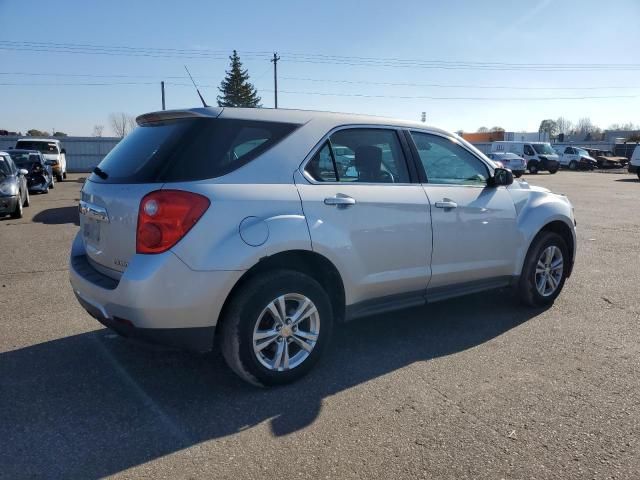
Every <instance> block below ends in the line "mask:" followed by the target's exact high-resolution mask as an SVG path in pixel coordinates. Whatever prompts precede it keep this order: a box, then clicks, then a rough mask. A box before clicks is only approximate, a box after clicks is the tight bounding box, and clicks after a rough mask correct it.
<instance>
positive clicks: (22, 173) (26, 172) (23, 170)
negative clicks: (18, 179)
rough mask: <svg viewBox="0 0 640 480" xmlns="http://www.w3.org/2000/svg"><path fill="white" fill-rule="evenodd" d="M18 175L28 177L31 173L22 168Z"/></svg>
mask: <svg viewBox="0 0 640 480" xmlns="http://www.w3.org/2000/svg"><path fill="white" fill-rule="evenodd" d="M18 173H19V174H20V175H28V174H29V172H28V171H27V170H25V169H24V168H21V169H20V170H18Z"/></svg>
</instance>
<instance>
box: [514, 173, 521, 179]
mask: <svg viewBox="0 0 640 480" xmlns="http://www.w3.org/2000/svg"><path fill="white" fill-rule="evenodd" d="M513 175H514V176H515V177H516V178H520V177H521V176H522V172H517V173H514V174H513Z"/></svg>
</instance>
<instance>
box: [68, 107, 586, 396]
mask: <svg viewBox="0 0 640 480" xmlns="http://www.w3.org/2000/svg"><path fill="white" fill-rule="evenodd" d="M137 121H138V124H139V125H140V126H139V128H136V129H135V130H134V131H133V132H132V133H131V134H129V135H128V136H127V137H126V138H125V139H124V140H123V141H121V142H120V143H119V144H118V145H117V146H116V147H115V148H114V149H113V150H112V151H111V153H109V155H107V157H105V159H104V160H103V161H102V162H101V163H100V165H99V166H98V167H97V168H96V169H95V170H94V173H93V174H92V175H91V176H90V177H89V178H88V180H87V182H86V183H85V184H84V187H83V189H82V195H81V197H82V198H81V201H80V214H81V215H80V232H79V233H78V235H77V236H76V238H75V240H74V242H73V246H72V251H71V258H70V276H71V284H72V286H73V290H74V292H75V294H76V296H77V298H78V300H79V302H80V303H81V304H82V306H83V307H84V308H85V309H86V310H87V311H88V312H89V313H90V314H91V315H93V316H94V317H95V318H96V319H97V320H99V321H100V322H102V323H103V324H104V325H106V326H108V327H110V328H112V329H114V330H116V331H117V332H119V333H121V334H123V335H127V336H132V337H139V338H146V339H149V340H152V341H160V342H164V343H168V344H171V345H174V346H181V347H188V348H192V349H195V350H200V351H204V350H209V349H211V348H212V347H213V346H214V337H215V338H216V339H217V341H218V342H219V344H220V346H221V348H222V351H223V353H224V357H225V358H226V360H227V362H228V364H229V365H230V367H231V368H232V369H233V370H234V371H235V372H236V373H237V374H239V375H240V376H241V377H242V378H244V379H245V380H247V381H249V382H252V383H254V384H259V385H273V384H280V383H286V382H289V381H292V380H294V379H297V378H298V377H300V376H301V375H303V374H304V373H306V372H307V371H308V370H309V369H310V368H311V367H312V366H313V365H314V363H315V362H316V361H317V360H318V358H319V357H320V355H321V353H322V351H323V350H324V349H325V347H326V345H327V342H328V341H329V337H330V335H331V330H332V326H333V324H334V323H335V322H342V321H346V320H351V319H354V318H357V317H364V316H367V315H370V314H373V313H379V312H387V311H391V310H395V309H400V308H405V307H413V306H418V305H423V304H425V303H429V302H434V301H437V300H443V299H447V298H452V297H457V296H460V295H465V294H469V293H473V292H479V291H483V290H488V289H494V288H500V287H507V286H512V287H513V289H514V290H515V291H516V292H517V294H518V295H519V296H520V298H521V299H522V300H523V301H524V302H525V303H527V304H529V305H548V304H550V303H552V302H553V301H554V300H555V298H556V297H557V296H558V295H559V293H560V291H561V290H562V287H563V284H564V282H565V279H566V278H567V277H568V276H569V275H570V274H571V269H572V267H573V262H574V257H575V251H576V236H575V222H574V217H573V209H572V207H571V204H570V203H569V200H568V199H567V198H566V197H565V196H563V195H556V194H553V193H551V192H549V191H548V190H546V189H543V188H537V187H532V186H529V185H528V184H526V183H524V182H517V183H513V177H512V174H511V172H510V171H508V170H506V169H502V168H495V165H493V164H492V163H491V161H490V160H488V159H487V158H486V157H485V156H483V155H482V154H481V153H480V152H479V151H478V150H476V149H475V148H474V147H472V146H471V145H470V144H468V143H467V142H465V141H464V140H462V139H461V138H459V137H458V136H456V135H454V134H451V133H448V132H445V131H442V130H438V129H435V128H427V127H425V126H424V124H422V123H413V122H404V121H398V120H390V119H384V118H376V117H367V116H357V115H346V114H335V113H320V112H309V111H296V110H282V109H280V110H270V109H233V108H224V109H220V108H202V109H193V110H185V111H163V112H156V113H150V114H146V115H142V116H140V117H138V119H137Z"/></svg>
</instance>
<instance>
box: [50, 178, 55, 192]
mask: <svg viewBox="0 0 640 480" xmlns="http://www.w3.org/2000/svg"><path fill="white" fill-rule="evenodd" d="M49 188H51V189H52V190H53V189H54V188H56V181H55V180H54V179H53V176H52V177H51V182H49Z"/></svg>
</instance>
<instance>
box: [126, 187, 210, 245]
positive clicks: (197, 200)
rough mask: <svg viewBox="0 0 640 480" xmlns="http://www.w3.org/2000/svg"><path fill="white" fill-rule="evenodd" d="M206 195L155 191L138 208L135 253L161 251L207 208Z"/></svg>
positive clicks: (191, 224) (198, 218) (175, 241)
mask: <svg viewBox="0 0 640 480" xmlns="http://www.w3.org/2000/svg"><path fill="white" fill-rule="evenodd" d="M210 203H211V202H209V199H208V198H207V197H204V196H202V195H198V194H197V193H191V192H184V191H182V190H156V191H155V192H151V193H149V194H147V195H145V196H144V198H143V199H142V201H141V202H140V209H139V210H138V228H137V231H136V252H137V253H162V252H166V251H167V250H169V249H170V248H171V247H173V246H174V245H175V244H176V243H178V242H179V241H180V239H181V238H182V237H184V236H185V235H186V234H187V232H188V231H189V230H191V228H192V227H193V226H194V225H195V224H196V223H197V222H198V220H200V217H202V215H203V214H204V212H206V211H207V208H209V205H210Z"/></svg>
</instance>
